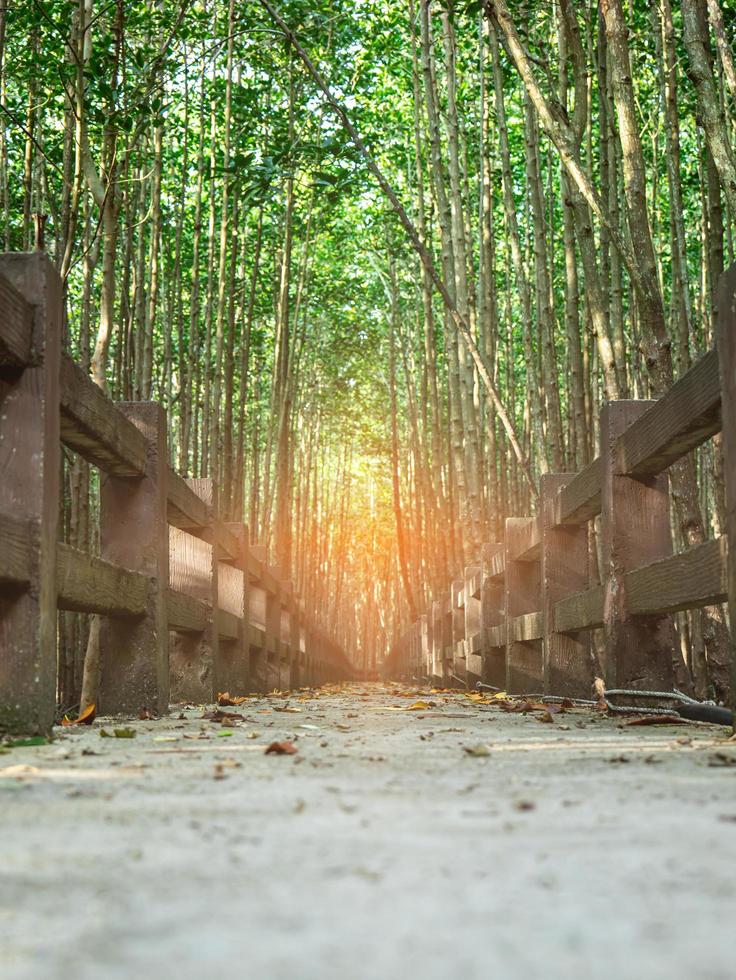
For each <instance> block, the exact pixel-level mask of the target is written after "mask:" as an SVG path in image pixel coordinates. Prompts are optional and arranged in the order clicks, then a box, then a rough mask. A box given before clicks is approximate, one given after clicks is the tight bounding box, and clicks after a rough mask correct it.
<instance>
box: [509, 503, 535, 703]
mask: <svg viewBox="0 0 736 980" xmlns="http://www.w3.org/2000/svg"><path fill="white" fill-rule="evenodd" d="M529 541H530V529H529V518H521V517H507V518H506V534H505V542H504V543H505V549H506V578H505V583H504V584H505V591H506V622H507V635H506V690H507V691H511V692H512V693H514V694H527V693H529V692H530V691H539V690H540V689H541V687H542V644H541V643H533V642H532V641H535V640H540V639H541V638H542V636H543V618H542V614H541V607H542V596H541V570H540V564H539V562H537V561H523V560H521V559H519V558H515V557H514V556H515V555H518V554H522V553H524V551H525V546H526V545H527V544H528V542H529ZM527 550H528V548H527Z"/></svg>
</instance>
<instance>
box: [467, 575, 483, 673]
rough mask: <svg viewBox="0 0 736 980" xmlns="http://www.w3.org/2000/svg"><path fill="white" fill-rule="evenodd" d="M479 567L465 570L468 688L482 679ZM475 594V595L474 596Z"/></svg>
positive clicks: (480, 580)
mask: <svg viewBox="0 0 736 980" xmlns="http://www.w3.org/2000/svg"><path fill="white" fill-rule="evenodd" d="M481 567H482V566H481V565H468V567H467V568H466V569H465V582H464V586H463V594H464V596H465V668H466V680H467V684H468V687H469V688H474V687H475V685H476V684H477V682H478V681H479V680H482V679H483V654H482V651H483V636H482V634H483V628H482V610H481V598H480V596H481V590H482V585H481V582H482V579H481ZM476 592H477V595H476Z"/></svg>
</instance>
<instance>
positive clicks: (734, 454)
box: [716, 265, 736, 729]
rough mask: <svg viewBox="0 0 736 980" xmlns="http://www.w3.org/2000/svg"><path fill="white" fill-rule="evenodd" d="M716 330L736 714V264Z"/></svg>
mask: <svg viewBox="0 0 736 980" xmlns="http://www.w3.org/2000/svg"><path fill="white" fill-rule="evenodd" d="M716 332H717V343H718V357H719V362H720V376H721V398H722V416H723V474H724V482H725V484H726V527H725V530H726V534H727V535H728V540H729V543H730V547H729V549H728V565H727V579H726V585H727V591H728V609H729V613H730V620H731V643H730V648H731V705H732V707H733V709H734V717H736V265H732V266H731V267H730V268H729V269H728V270H727V271H726V272H725V273H724V274H723V275H722V276H721V280H720V283H719V285H718V310H717V322H716ZM734 728H735V729H736V724H735V725H734Z"/></svg>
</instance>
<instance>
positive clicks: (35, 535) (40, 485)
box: [0, 252, 63, 734]
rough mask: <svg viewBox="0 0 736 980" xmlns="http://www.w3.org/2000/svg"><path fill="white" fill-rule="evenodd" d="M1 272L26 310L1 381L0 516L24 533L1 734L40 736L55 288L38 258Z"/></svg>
mask: <svg viewBox="0 0 736 980" xmlns="http://www.w3.org/2000/svg"><path fill="white" fill-rule="evenodd" d="M0 275H3V276H4V277H5V278H6V279H7V280H8V281H9V282H11V283H12V286H13V288H14V289H15V290H16V291H17V292H19V293H20V294H21V295H22V296H23V298H24V299H25V301H26V303H28V304H29V305H30V306H32V307H33V308H34V316H33V328H32V341H31V346H32V349H33V354H34V357H33V362H32V363H31V364H30V365H28V366H27V367H26V368H25V369H23V370H19V371H13V372H3V373H2V377H0V406H1V407H0V511H2V512H3V513H4V514H7V515H12V517H13V518H14V519H15V520H18V521H21V522H23V523H26V524H27V526H28V527H29V528H31V529H32V557H31V562H30V566H31V567H30V573H31V574H30V581H29V587H28V588H27V589H25V590H24V591H22V592H21V593H20V594H17V592H15V593H14V594H13V595H7V594H5V595H0V732H5V731H7V732H14V733H19V734H47V733H48V732H49V731H50V730H51V725H52V723H53V719H54V711H55V708H56V541H57V539H58V533H57V532H58V520H59V474H60V472H61V443H60V440H59V360H60V347H61V335H62V311H63V296H62V284H61V280H60V279H59V275H58V273H57V272H56V269H54V267H53V266H52V264H51V262H50V261H49V259H48V257H47V256H46V255H45V254H43V253H42V252H35V253H33V254H31V255H3V256H2V257H0Z"/></svg>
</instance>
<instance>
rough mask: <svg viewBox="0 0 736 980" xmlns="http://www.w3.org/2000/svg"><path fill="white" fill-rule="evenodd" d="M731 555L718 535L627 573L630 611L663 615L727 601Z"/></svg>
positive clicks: (625, 581)
mask: <svg viewBox="0 0 736 980" xmlns="http://www.w3.org/2000/svg"><path fill="white" fill-rule="evenodd" d="M727 557H728V542H727V539H726V538H717V539H716V540H715V541H706V542H704V543H703V544H700V545H697V546H696V547H694V548H690V549H689V550H688V551H684V552H682V553H681V554H678V555H672V556H671V557H670V558H664V559H663V560H662V561H657V562H653V563H652V564H651V565H645V566H644V567H643V568H637V569H634V570H633V571H630V572H627V573H626V575H625V576H624V583H625V587H626V600H627V604H628V609H629V612H630V613H631V614H632V615H635V616H644V615H660V614H664V613H673V612H679V611H680V610H681V609H697V608H700V607H701V606H712V605H713V604H714V603H717V602H724V601H725V599H726V598H727V585H726V562H727Z"/></svg>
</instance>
